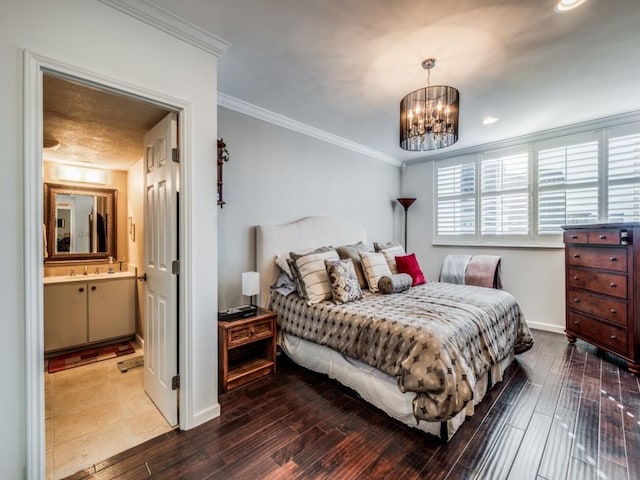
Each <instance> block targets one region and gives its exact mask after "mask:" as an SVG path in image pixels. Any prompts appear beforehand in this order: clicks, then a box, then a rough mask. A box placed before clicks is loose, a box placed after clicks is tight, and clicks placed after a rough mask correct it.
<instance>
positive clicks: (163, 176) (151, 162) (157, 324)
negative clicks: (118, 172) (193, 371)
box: [143, 113, 179, 425]
mask: <svg viewBox="0 0 640 480" xmlns="http://www.w3.org/2000/svg"><path fill="white" fill-rule="evenodd" d="M177 127H178V122H177V114H175V113H170V114H169V115H167V116H166V117H165V118H164V119H163V120H162V121H161V122H160V123H159V124H158V125H156V126H155V127H153V128H152V129H151V130H150V131H149V132H148V133H147V134H146V135H145V137H144V146H145V158H144V162H145V171H146V175H145V200H144V212H145V214H144V218H145V220H144V242H145V244H144V269H145V270H144V271H145V273H146V274H147V281H146V282H145V283H143V285H144V299H145V300H144V301H145V319H144V389H145V391H146V392H147V394H148V395H149V397H150V398H151V400H153V402H154V403H155V404H156V406H157V407H158V409H159V410H160V412H161V413H162V414H163V415H164V417H165V418H166V419H167V422H169V424H170V425H177V423H178V392H177V390H173V389H172V379H173V377H174V376H176V375H177V374H178V355H177V353H178V352H177V350H178V311H177V299H178V288H177V286H178V278H177V275H174V274H173V273H172V262H173V261H174V260H177V258H178V234H177V233H178V221H177V197H176V192H177V191H178V190H179V188H178V185H177V181H178V169H179V165H178V164H177V163H174V162H173V161H172V149H174V148H177Z"/></svg>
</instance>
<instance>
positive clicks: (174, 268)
mask: <svg viewBox="0 0 640 480" xmlns="http://www.w3.org/2000/svg"><path fill="white" fill-rule="evenodd" d="M171 273H173V274H174V275H178V274H180V260H174V261H173V262H171Z"/></svg>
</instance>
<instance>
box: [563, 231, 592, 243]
mask: <svg viewBox="0 0 640 480" xmlns="http://www.w3.org/2000/svg"><path fill="white" fill-rule="evenodd" d="M563 240H564V243H588V239H587V232H585V231H583V230H569V231H566V232H564V235H563Z"/></svg>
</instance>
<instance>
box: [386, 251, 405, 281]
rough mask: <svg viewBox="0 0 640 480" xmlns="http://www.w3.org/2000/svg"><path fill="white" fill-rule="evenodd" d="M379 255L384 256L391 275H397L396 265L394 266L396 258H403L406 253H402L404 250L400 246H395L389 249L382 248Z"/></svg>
mask: <svg viewBox="0 0 640 480" xmlns="http://www.w3.org/2000/svg"><path fill="white" fill-rule="evenodd" d="M380 253H381V254H383V255H384V258H385V260H387V264H388V265H389V270H391V273H392V274H393V275H395V274H396V273H398V265H397V264H396V257H404V256H405V255H406V253H405V252H404V248H402V246H400V245H399V246H395V247H389V248H383V249H382V250H380Z"/></svg>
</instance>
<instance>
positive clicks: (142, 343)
mask: <svg viewBox="0 0 640 480" xmlns="http://www.w3.org/2000/svg"><path fill="white" fill-rule="evenodd" d="M136 342H138V345H140V346H141V347H142V349H143V350H144V338H142V337H141V336H140V334H139V333H136Z"/></svg>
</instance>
